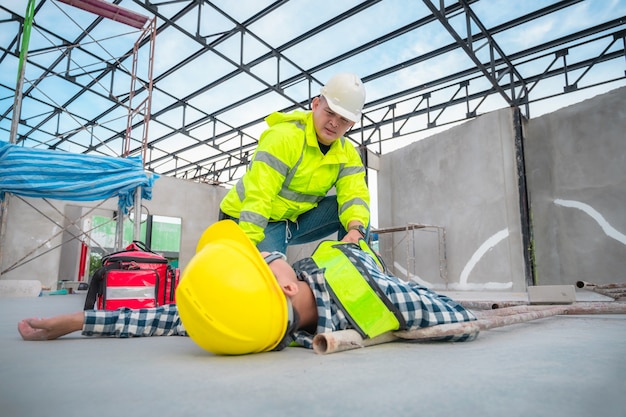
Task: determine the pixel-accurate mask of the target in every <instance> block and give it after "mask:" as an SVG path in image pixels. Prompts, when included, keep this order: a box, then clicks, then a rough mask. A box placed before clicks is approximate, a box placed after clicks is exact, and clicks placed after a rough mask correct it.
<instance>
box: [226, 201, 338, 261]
mask: <svg viewBox="0 0 626 417" xmlns="http://www.w3.org/2000/svg"><path fill="white" fill-rule="evenodd" d="M233 220H235V221H238V219H233ZM333 233H337V240H341V239H343V237H344V236H345V235H346V233H347V232H346V230H345V229H344V228H343V226H342V225H341V222H339V212H338V209H337V196H335V195H331V196H327V197H324V198H323V199H322V201H320V203H319V204H318V205H317V207H315V208H314V209H311V210H309V211H307V212H306V213H304V214H302V215H300V216H299V217H298V221H297V223H296V222H292V221H290V220H280V221H272V222H269V223H268V225H267V227H266V228H265V238H264V239H263V240H262V241H260V242H259V243H258V244H257V245H256V246H257V248H258V249H259V251H261V252H263V251H265V252H271V251H279V252H282V253H286V252H287V246H289V245H301V244H303V243H310V242H314V241H316V240H319V239H323V238H325V237H328V236H330V235H331V234H333Z"/></svg>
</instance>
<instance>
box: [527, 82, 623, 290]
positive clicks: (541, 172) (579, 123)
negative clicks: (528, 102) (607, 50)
mask: <svg viewBox="0 0 626 417" xmlns="http://www.w3.org/2000/svg"><path fill="white" fill-rule="evenodd" d="M525 136H526V143H525V150H526V166H527V178H528V184H529V190H530V193H529V194H530V195H529V198H530V205H531V211H532V218H533V234H534V242H535V243H534V244H535V257H536V277H537V282H538V284H544V285H545V284H574V283H575V282H576V281H578V280H583V281H590V282H594V283H597V284H607V283H614V282H621V283H624V282H626V87H622V88H619V89H616V90H613V91H610V92H608V93H605V94H602V95H600V96H596V97H593V98H591V99H588V100H585V101H583V102H581V103H577V104H575V105H572V106H569V107H566V108H563V109H560V110H559V111H557V112H554V113H550V114H546V115H544V116H541V117H538V118H536V119H532V120H531V121H530V122H529V123H528V125H527V129H526V135H525Z"/></svg>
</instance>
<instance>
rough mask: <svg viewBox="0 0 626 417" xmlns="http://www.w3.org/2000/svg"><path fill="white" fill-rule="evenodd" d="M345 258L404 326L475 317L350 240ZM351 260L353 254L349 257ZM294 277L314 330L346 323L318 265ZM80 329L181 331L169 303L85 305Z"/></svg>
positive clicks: (304, 339) (131, 333)
mask: <svg viewBox="0 0 626 417" xmlns="http://www.w3.org/2000/svg"><path fill="white" fill-rule="evenodd" d="M348 247H349V248H350V252H351V255H352V256H351V258H352V257H354V259H359V260H360V261H361V262H362V263H364V264H365V265H366V267H367V269H368V271H369V273H370V275H371V276H372V278H373V279H374V280H375V282H376V283H377V284H378V286H379V287H380V289H381V291H382V292H383V293H384V294H386V296H387V298H389V300H390V301H391V302H392V303H393V304H394V305H395V306H396V308H398V309H399V311H400V313H401V314H402V316H403V317H404V319H405V321H406V328H403V329H401V330H406V329H415V328H421V327H428V326H434V325H437V324H446V323H457V322H463V321H470V320H476V318H475V317H474V315H473V314H472V313H471V312H470V311H469V310H466V309H465V308H464V307H462V306H461V305H460V304H458V303H457V302H455V301H453V300H451V299H450V298H448V297H445V296H442V295H439V294H436V293H434V292H433V291H431V290H429V289H428V288H425V287H422V286H420V285H419V284H417V283H415V282H412V281H410V282H405V281H402V280H400V279H399V278H397V277H395V276H393V275H390V274H387V273H385V272H382V271H381V270H380V269H379V267H378V265H377V264H376V262H375V261H374V259H373V258H372V257H371V256H370V255H369V254H367V253H366V252H364V251H362V250H361V249H360V248H359V247H358V246H356V245H348ZM351 260H353V259H351ZM294 269H295V270H296V273H297V275H298V279H300V280H302V281H305V282H307V283H308V284H309V286H310V287H311V290H312V291H313V294H314V295H315V299H316V303H317V315H318V321H317V330H316V333H327V332H333V331H337V330H345V329H349V328H351V325H350V323H349V321H348V319H347V318H346V315H345V314H344V312H343V311H342V309H341V306H339V305H337V303H336V302H335V301H334V300H333V299H331V297H330V294H329V292H328V289H327V287H326V281H325V280H324V273H323V270H320V269H319V268H318V267H317V265H316V264H315V263H314V262H313V260H312V259H311V258H306V259H303V260H301V261H298V262H296V263H295V264H294ZM84 313H85V322H84V325H83V332H82V334H83V335H85V336H113V337H120V338H126V337H136V336H186V335H187V333H186V332H185V328H184V327H183V325H182V323H181V321H180V317H179V315H178V309H177V308H176V306H175V305H173V304H167V305H163V306H160V307H156V308H142V309H137V310H132V309H129V308H122V309H119V310H115V311H108V310H87V311H85V312H84ZM476 336H477V333H468V334H464V335H460V336H450V337H445V338H442V339H441V340H448V341H465V340H472V339H474V338H475V337H476ZM293 337H294V341H295V342H296V343H297V344H299V345H301V346H304V347H307V348H312V346H313V345H312V343H313V335H312V334H310V333H308V332H306V331H303V330H299V331H296V332H295V333H294V334H293Z"/></svg>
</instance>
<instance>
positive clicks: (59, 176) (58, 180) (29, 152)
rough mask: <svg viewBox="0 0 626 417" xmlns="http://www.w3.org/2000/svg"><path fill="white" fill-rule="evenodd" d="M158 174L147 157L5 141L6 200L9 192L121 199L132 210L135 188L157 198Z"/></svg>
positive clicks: (0, 177) (0, 149)
mask: <svg viewBox="0 0 626 417" xmlns="http://www.w3.org/2000/svg"><path fill="white" fill-rule="evenodd" d="M158 177H159V175H158V174H154V173H149V172H146V171H144V169H143V164H142V161H141V158H139V157H130V158H116V157H110V156H99V155H84V154H74V153H68V152H61V151H54V150H44V149H35V148H24V147H21V146H17V145H13V144H10V143H7V142H3V141H0V199H2V198H4V194H5V193H12V194H16V195H20V196H23V197H37V198H51V199H57V200H73V201H95V200H104V199H107V198H109V197H118V198H119V203H118V204H119V207H120V209H121V210H122V211H123V212H124V213H126V212H127V211H128V208H129V207H132V206H133V205H134V197H135V189H136V188H137V187H139V186H140V187H141V198H142V199H145V200H150V199H151V198H152V185H153V183H154V181H155V180H156V179H157V178H158Z"/></svg>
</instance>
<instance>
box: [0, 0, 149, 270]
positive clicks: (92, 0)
mask: <svg viewBox="0 0 626 417" xmlns="http://www.w3.org/2000/svg"><path fill="white" fill-rule="evenodd" d="M57 1H58V2H61V3H65V4H67V5H70V6H73V7H77V8H80V9H82V10H84V11H86V12H89V13H93V14H96V15H98V16H100V17H104V18H108V19H111V20H114V21H117V22H120V23H122V24H124V25H128V26H131V27H134V28H135V29H139V32H140V34H139V37H138V38H137V40H136V41H135V42H134V45H133V49H132V54H131V60H132V67H131V70H130V74H129V75H130V79H131V83H130V87H129V94H128V104H127V105H124V107H125V108H126V109H127V112H128V114H127V121H126V130H125V134H124V139H123V149H122V150H121V152H120V155H119V156H121V157H124V158H125V157H128V156H129V154H130V149H131V143H132V142H133V137H132V135H133V129H134V128H136V127H140V128H141V129H142V131H141V139H140V143H141V160H142V166H143V167H144V169H145V165H146V150H147V143H148V126H149V121H150V114H151V103H152V89H153V70H154V51H155V43H156V34H157V19H156V17H152V18H149V17H147V16H144V15H141V14H138V13H135V12H133V11H131V10H128V9H125V8H123V7H120V6H118V5H116V4H112V3H108V2H105V1H103V0H57ZM34 7H35V0H29V3H28V5H27V9H26V17H25V19H24V23H23V25H24V26H23V30H22V33H23V34H24V36H23V39H22V44H21V51H20V65H19V68H18V77H17V83H16V94H15V99H14V106H13V115H12V120H11V132H10V143H12V144H15V143H16V142H17V130H18V125H19V123H20V113H21V106H22V90H23V87H24V81H25V79H24V76H25V67H26V60H27V56H28V44H29V38H30V30H31V25H32V21H33V16H34ZM85 32H86V31H85ZM145 43H149V48H148V51H149V53H148V57H147V60H146V61H147V67H148V68H147V80H146V81H145V82H143V81H142V80H141V79H140V78H139V76H138V74H137V73H138V69H139V62H140V59H139V50H140V47H141V46H142V45H144V44H145ZM75 46H77V45H72V47H75ZM122 59H123V58H120V59H118V60H117V62H121V61H122ZM137 99H139V101H137ZM118 101H119V100H118ZM119 102H120V103H121V101H119ZM62 110H63V111H65V109H62ZM137 117H139V118H140V119H141V120H140V121H139V122H138V123H135V119H136V118H137ZM83 128H85V126H83ZM12 197H14V196H12V195H11V193H6V194H5V198H4V200H3V201H2V204H1V207H0V209H1V210H0V278H1V277H2V275H3V274H5V273H6V272H9V271H11V270H13V269H16V268H18V267H20V266H22V265H24V264H26V263H28V262H31V261H33V260H35V259H37V258H38V257H40V256H43V255H45V254H47V253H49V252H51V251H53V250H56V249H59V247H61V246H63V245H64V244H66V243H68V242H69V241H71V240H75V239H77V240H81V239H83V238H84V239H85V240H89V241H91V238H90V236H89V232H91V231H92V230H90V231H87V232H85V231H83V230H82V226H80V225H79V223H82V222H83V221H84V219H85V218H86V217H87V216H88V215H89V214H90V213H92V212H93V211H94V210H95V209H97V208H100V207H101V206H102V204H104V203H105V202H106V201H107V200H108V199H107V200H103V201H100V202H99V203H98V204H97V205H96V207H94V208H92V209H90V210H88V211H87V213H85V214H83V215H81V216H80V217H79V218H78V219H68V218H67V217H66V216H65V215H64V214H63V213H59V214H61V216H62V220H61V222H62V224H61V223H59V222H57V221H55V220H54V219H52V218H50V217H49V216H46V215H45V214H44V213H42V212H41V211H40V210H38V209H37V208H36V207H34V206H33V205H32V204H30V203H29V202H28V201H26V200H25V199H23V198H21V197H19V196H15V197H19V198H20V199H21V200H22V201H24V202H25V203H26V204H27V205H29V206H30V207H32V208H33V209H34V210H35V211H37V212H38V213H39V214H41V215H43V217H45V218H47V219H48V220H50V221H51V222H52V223H54V224H55V225H57V226H60V227H61V230H60V231H59V232H58V233H55V234H54V235H53V236H51V237H49V238H48V239H47V240H46V241H44V242H43V243H40V244H39V246H37V247H36V248H34V249H32V250H30V251H28V253H27V254H26V255H25V256H23V257H22V258H20V259H19V260H18V261H17V262H14V263H13V264H12V265H10V266H9V267H8V268H2V250H3V248H4V247H5V245H4V243H5V233H6V229H7V221H8V213H9V203H10V199H11V198H12ZM42 200H43V201H45V202H46V203H48V204H49V205H50V206H52V207H54V205H53V204H51V203H50V202H49V201H48V200H47V199H46V198H42ZM141 200H142V198H141V187H137V189H136V191H135V200H134V209H133V213H134V216H135V219H141V207H142V204H141ZM55 210H56V208H55ZM57 212H58V210H57ZM127 216H129V214H128V215H125V214H124V213H120V212H119V210H118V211H117V216H116V237H115V250H121V248H122V246H123V231H124V230H123V225H124V220H125V218H126V217H127ZM66 224H68V226H66ZM69 227H76V228H77V229H78V230H79V232H78V233H69V234H70V235H71V239H70V240H69V241H63V242H62V243H61V244H60V245H56V246H52V247H50V248H48V249H47V250H45V251H43V252H38V250H39V249H41V248H42V247H44V246H45V245H47V244H49V243H50V242H51V241H52V240H53V239H54V238H55V237H57V236H58V235H59V234H61V233H66V232H68V228H69ZM140 234H141V221H134V232H133V235H134V239H139V236H140ZM85 240H81V243H83V244H84V243H85ZM96 245H98V244H97V243H96ZM98 246H99V245H98ZM79 272H80V271H79Z"/></svg>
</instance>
